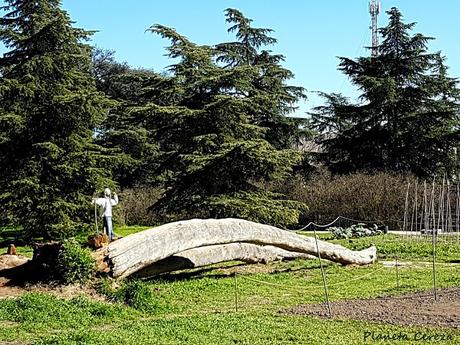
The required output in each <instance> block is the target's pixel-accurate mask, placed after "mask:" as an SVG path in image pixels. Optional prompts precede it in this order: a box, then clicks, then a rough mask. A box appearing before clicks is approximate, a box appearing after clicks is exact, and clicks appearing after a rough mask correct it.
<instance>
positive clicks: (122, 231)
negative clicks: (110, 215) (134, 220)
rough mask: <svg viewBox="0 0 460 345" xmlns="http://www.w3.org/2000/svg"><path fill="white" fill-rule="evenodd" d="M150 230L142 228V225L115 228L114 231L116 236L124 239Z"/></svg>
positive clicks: (147, 227)
mask: <svg viewBox="0 0 460 345" xmlns="http://www.w3.org/2000/svg"><path fill="white" fill-rule="evenodd" d="M150 228H152V227H151V226H142V225H134V226H126V225H124V226H115V228H114V231H115V233H116V234H117V235H119V236H122V237H125V236H128V235H131V234H135V233H136V232H139V231H144V230H147V229H150Z"/></svg>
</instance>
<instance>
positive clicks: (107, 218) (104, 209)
mask: <svg viewBox="0 0 460 345" xmlns="http://www.w3.org/2000/svg"><path fill="white" fill-rule="evenodd" d="M111 194H112V192H111V191H110V189H109V188H106V189H104V197H103V198H96V199H93V203H96V205H98V206H100V213H101V214H102V217H103V220H104V229H105V233H106V234H107V236H108V237H109V241H112V240H113V225H112V207H113V206H115V205H117V204H118V196H117V195H116V194H115V193H113V198H112V197H111Z"/></svg>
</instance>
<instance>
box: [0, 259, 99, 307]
mask: <svg viewBox="0 0 460 345" xmlns="http://www.w3.org/2000/svg"><path fill="white" fill-rule="evenodd" d="M28 261H29V259H28V258H26V257H24V256H21V255H7V254H3V255H0V299H1V298H8V297H18V296H21V295H22V294H24V293H25V292H28V291H34V292H47V293H51V294H53V295H56V296H58V297H62V298H72V297H76V296H79V295H82V294H84V295H87V296H90V297H92V298H95V299H99V300H101V299H103V298H102V297H101V296H100V295H98V294H97V292H96V291H95V290H94V289H92V288H90V287H85V286H80V285H78V284H75V285H67V286H54V285H41V284H27V283H25V282H23V281H21V280H20V281H18V280H17V279H15V278H16V276H15V275H16V274H15V273H11V272H14V269H15V268H18V267H20V266H22V265H24V264H26V263H27V262H28ZM21 273H22V272H21Z"/></svg>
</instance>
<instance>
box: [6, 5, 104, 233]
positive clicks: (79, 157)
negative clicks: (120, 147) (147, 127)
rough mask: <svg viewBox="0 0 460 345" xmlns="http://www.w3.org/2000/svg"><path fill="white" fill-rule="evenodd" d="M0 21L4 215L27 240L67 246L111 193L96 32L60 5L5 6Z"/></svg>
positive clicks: (87, 224)
mask: <svg viewBox="0 0 460 345" xmlns="http://www.w3.org/2000/svg"><path fill="white" fill-rule="evenodd" d="M5 3H6V5H5V6H3V7H2V10H3V11H4V12H5V13H6V14H5V15H4V16H3V18H1V19H0V40H1V41H2V42H3V44H4V45H5V46H6V48H7V49H8V52H7V53H5V54H4V55H3V57H2V58H0V75H1V79H0V190H1V194H0V208H1V209H2V210H4V211H5V212H7V211H8V212H11V213H12V214H14V216H15V219H16V221H17V223H18V224H19V225H21V226H22V227H23V228H24V230H25V231H26V234H27V235H28V236H29V237H41V236H43V237H44V238H45V239H49V238H62V237H68V236H71V235H73V234H74V233H75V232H76V231H78V230H81V229H83V228H85V227H87V226H89V223H90V219H91V218H90V215H91V213H90V212H89V206H90V201H91V196H92V195H93V193H94V191H95V190H96V188H98V187H102V186H103V185H110V184H111V182H110V180H108V177H109V175H108V174H107V169H105V165H106V157H105V154H104V151H103V150H102V149H101V147H99V146H98V145H95V144H94V142H93V134H94V128H96V127H97V126H98V125H99V123H100V122H101V121H102V120H103V118H104V116H105V114H106V112H107V111H106V109H107V107H108V106H109V104H110V103H109V102H108V100H107V98H106V97H105V96H104V95H103V94H102V93H100V92H98V91H97V89H96V85H95V81H94V79H93V78H92V76H91V74H90V72H91V71H90V67H91V48H90V46H89V45H87V44H86V43H85V41H86V40H88V38H89V36H90V35H91V32H89V31H85V30H83V29H78V28H73V27H72V22H71V20H70V18H69V16H68V15H67V13H66V12H65V11H63V10H62V9H60V1H59V0H36V1H28V0H7V1H5Z"/></svg>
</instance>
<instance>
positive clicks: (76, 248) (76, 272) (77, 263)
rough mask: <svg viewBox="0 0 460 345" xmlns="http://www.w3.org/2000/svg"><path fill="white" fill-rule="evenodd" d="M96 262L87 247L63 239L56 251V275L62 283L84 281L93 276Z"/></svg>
mask: <svg viewBox="0 0 460 345" xmlns="http://www.w3.org/2000/svg"><path fill="white" fill-rule="evenodd" d="M95 272H96V264H95V262H94V260H93V258H92V257H91V254H90V251H89V250H88V249H85V248H82V247H81V246H80V245H79V244H78V243H76V242H74V241H71V240H69V241H65V242H64V243H63V244H62V247H61V249H60V251H59V253H58V257H57V265H56V277H57V279H58V280H59V281H61V282H63V283H64V284H71V283H85V282H87V281H88V280H89V279H90V278H92V277H93V276H94V274H95Z"/></svg>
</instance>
